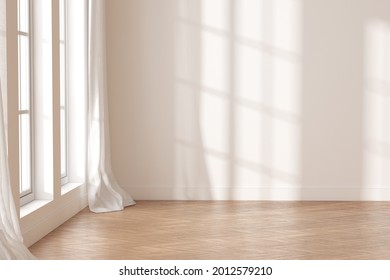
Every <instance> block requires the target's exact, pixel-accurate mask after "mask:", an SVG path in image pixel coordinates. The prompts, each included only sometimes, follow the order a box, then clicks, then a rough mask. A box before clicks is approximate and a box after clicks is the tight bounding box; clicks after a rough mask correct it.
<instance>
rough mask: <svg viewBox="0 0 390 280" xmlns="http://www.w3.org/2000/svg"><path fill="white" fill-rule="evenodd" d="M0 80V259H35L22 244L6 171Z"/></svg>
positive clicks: (6, 161) (7, 171) (6, 160)
mask: <svg viewBox="0 0 390 280" xmlns="http://www.w3.org/2000/svg"><path fill="white" fill-rule="evenodd" d="M1 87H2V86H1V79H0V259H35V257H34V256H33V255H32V254H31V253H30V251H29V250H28V249H27V247H26V246H25V245H24V244H23V239H22V234H21V232H20V227H19V217H18V215H17V213H16V210H15V205H14V199H13V197H12V191H11V184H10V178H9V170H8V159H7V148H6V139H5V129H6V128H5V123H4V110H3V96H2V88H1Z"/></svg>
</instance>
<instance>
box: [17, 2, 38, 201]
mask: <svg viewBox="0 0 390 280" xmlns="http://www.w3.org/2000/svg"><path fill="white" fill-rule="evenodd" d="M20 1H23V0H18V3H17V9H18V10H17V12H18V28H17V35H18V126H19V129H18V131H19V132H18V134H19V137H18V138H19V197H20V205H25V204H27V203H29V202H31V201H33V200H34V198H35V194H34V164H33V162H34V143H33V141H34V140H33V139H34V125H33V124H34V120H33V119H34V113H33V112H34V108H33V107H34V106H33V104H34V90H33V89H34V87H33V70H32V69H33V30H34V28H33V13H32V1H31V0H27V1H26V2H27V4H28V7H27V9H28V31H27V32H26V31H21V30H20V26H19V25H20V16H21V14H20ZM22 36H25V37H27V38H28V45H29V49H28V54H29V57H28V60H29V67H28V72H29V106H28V109H21V108H20V107H21V105H20V103H21V100H20V91H21V78H20V74H21V69H22V65H21V45H20V38H21V37H22ZM26 114H27V115H29V117H30V118H29V130H30V131H29V138H30V139H28V140H29V144H30V155H29V157H30V164H29V172H30V176H29V185H30V187H29V189H28V190H25V191H22V189H21V188H22V186H21V184H22V181H23V180H22V158H21V129H20V126H21V121H20V117H21V116H22V115H26Z"/></svg>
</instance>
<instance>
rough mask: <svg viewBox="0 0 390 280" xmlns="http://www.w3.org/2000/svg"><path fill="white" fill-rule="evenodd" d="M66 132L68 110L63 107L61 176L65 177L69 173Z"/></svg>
mask: <svg viewBox="0 0 390 280" xmlns="http://www.w3.org/2000/svg"><path fill="white" fill-rule="evenodd" d="M66 132H67V131H66V111H65V109H61V178H63V177H65V176H66V173H67V168H66V167H67V155H66V146H67V141H66V140H67V135H66V134H67V133H66Z"/></svg>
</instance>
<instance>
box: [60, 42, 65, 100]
mask: <svg viewBox="0 0 390 280" xmlns="http://www.w3.org/2000/svg"><path fill="white" fill-rule="evenodd" d="M65 75H66V67H65V44H64V43H61V44H60V87H61V88H60V105H61V107H63V106H66V78H65Z"/></svg>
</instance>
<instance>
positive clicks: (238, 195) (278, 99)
mask: <svg viewBox="0 0 390 280" xmlns="http://www.w3.org/2000/svg"><path fill="white" fill-rule="evenodd" d="M176 5H177V6H176V7H177V10H176V11H177V12H176V19H175V117H174V119H175V143H176V144H175V163H176V165H175V185H176V190H178V191H179V192H181V193H183V195H184V197H185V198H186V199H283V198H287V196H285V195H284V193H286V191H287V193H289V194H291V193H294V190H297V188H298V187H299V185H300V180H301V178H300V176H301V175H300V159H299V157H300V149H301V148H300V133H301V132H300V130H301V108H300V107H301V60H302V59H301V58H302V57H301V56H302V53H301V37H300V36H301V8H302V7H301V1H300V0H282V1H269V0H246V1H233V0H231V1H224V0H218V1H190V0H178V1H176ZM283 196H284V197H283ZM297 198H298V197H297Z"/></svg>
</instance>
